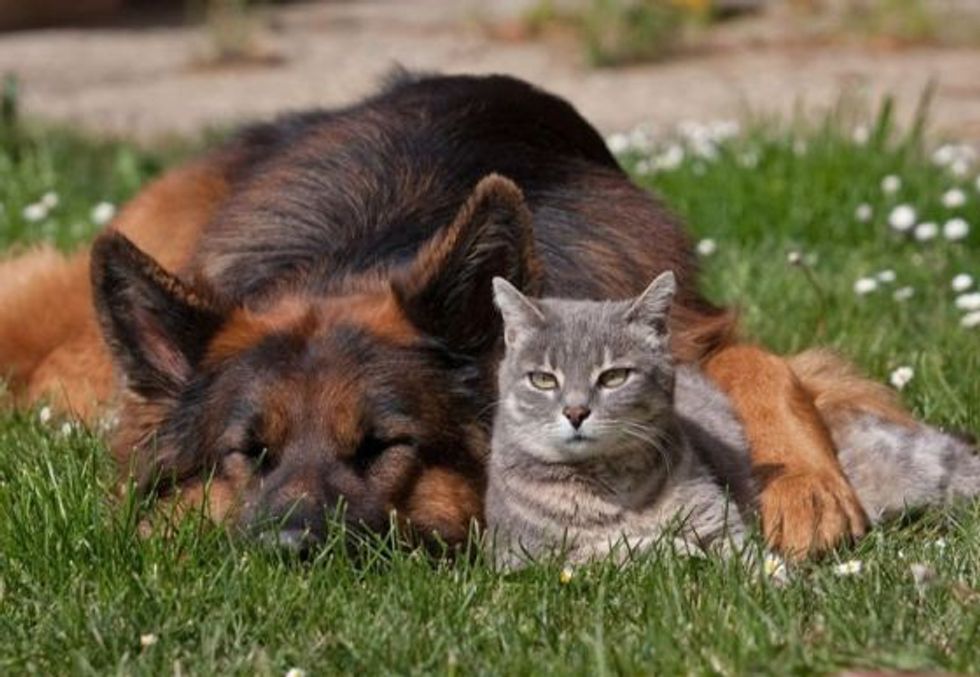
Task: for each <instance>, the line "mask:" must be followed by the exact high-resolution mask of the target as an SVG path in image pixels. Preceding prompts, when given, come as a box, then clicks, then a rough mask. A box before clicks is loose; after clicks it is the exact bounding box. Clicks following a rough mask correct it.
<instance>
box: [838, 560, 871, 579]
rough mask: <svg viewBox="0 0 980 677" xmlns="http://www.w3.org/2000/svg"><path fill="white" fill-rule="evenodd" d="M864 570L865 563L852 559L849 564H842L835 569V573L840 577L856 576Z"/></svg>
mask: <svg viewBox="0 0 980 677" xmlns="http://www.w3.org/2000/svg"><path fill="white" fill-rule="evenodd" d="M863 568H864V563H862V562H861V560H859V559H852V560H850V561H847V562H841V563H840V564H838V565H836V566H835V567H834V573H835V574H836V575H838V576H856V575H858V574H859V573H861V570H862V569H863Z"/></svg>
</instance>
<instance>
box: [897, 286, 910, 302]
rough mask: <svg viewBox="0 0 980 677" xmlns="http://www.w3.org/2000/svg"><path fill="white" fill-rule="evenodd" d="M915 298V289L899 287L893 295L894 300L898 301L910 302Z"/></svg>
mask: <svg viewBox="0 0 980 677" xmlns="http://www.w3.org/2000/svg"><path fill="white" fill-rule="evenodd" d="M913 296H915V289H913V288H912V287H899V288H898V289H896V290H895V293H894V294H892V298H893V299H895V300H896V301H908V300H909V299H910V298H912V297H913Z"/></svg>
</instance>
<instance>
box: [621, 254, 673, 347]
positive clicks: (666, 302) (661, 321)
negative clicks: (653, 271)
mask: <svg viewBox="0 0 980 677" xmlns="http://www.w3.org/2000/svg"><path fill="white" fill-rule="evenodd" d="M676 292H677V280H676V279H675V278H674V273H672V272H671V271H669V270H668V271H667V272H666V273H661V274H660V275H659V276H658V277H657V279H655V280H654V281H653V282H651V283H650V286H649V287H647V288H646V290H644V292H643V293H642V294H640V295H639V296H638V297H637V298H636V299H635V300H634V301H633V302H632V303H631V304H630V306H629V308H628V309H627V311H626V320H627V322H638V323H642V324H644V325H646V326H648V327H650V328H651V329H653V331H654V332H656V333H657V334H659V335H661V336H666V335H667V319H668V317H669V315H670V304H671V303H673V302H674V294H675V293H676Z"/></svg>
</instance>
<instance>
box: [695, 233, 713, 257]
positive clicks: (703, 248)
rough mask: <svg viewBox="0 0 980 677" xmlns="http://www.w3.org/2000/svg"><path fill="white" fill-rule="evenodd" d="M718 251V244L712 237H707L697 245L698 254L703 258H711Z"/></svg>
mask: <svg viewBox="0 0 980 677" xmlns="http://www.w3.org/2000/svg"><path fill="white" fill-rule="evenodd" d="M717 249H718V243H717V242H715V241H714V240H712V239H711V238H710V237H706V238H704V239H703V240H701V241H700V242H698V244H697V250H698V254H700V255H701V256H711V255H712V254H714V253H715V251H717Z"/></svg>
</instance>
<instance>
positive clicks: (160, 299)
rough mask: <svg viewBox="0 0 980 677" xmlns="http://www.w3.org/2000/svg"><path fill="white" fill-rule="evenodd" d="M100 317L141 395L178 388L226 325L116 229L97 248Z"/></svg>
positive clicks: (94, 265)
mask: <svg viewBox="0 0 980 677" xmlns="http://www.w3.org/2000/svg"><path fill="white" fill-rule="evenodd" d="M91 279H92V294H93V297H94V302H95V310H96V315H97V317H98V320H99V324H100V325H101V327H102V334H103V336H104V337H105V340H106V343H107V344H108V346H109V350H110V352H111V353H112V357H113V360H114V361H115V363H116V365H117V366H118V368H119V369H120V371H121V372H122V374H123V375H124V376H125V377H126V386H127V388H129V389H130V390H132V391H134V392H136V393H138V394H140V395H142V396H144V397H150V398H154V397H167V396H174V395H176V394H177V393H179V392H180V390H181V388H182V387H183V386H184V385H185V384H186V383H187V381H188V380H189V379H190V377H191V375H192V374H193V371H194V369H195V368H196V366H197V364H198V362H199V361H200V359H201V358H202V356H203V355H204V352H205V350H206V348H207V342H208V340H209V339H210V337H211V336H212V335H213V334H214V332H215V331H216V330H217V328H218V326H219V325H220V322H221V314H220V313H219V312H218V311H217V309H216V307H215V305H214V304H213V302H211V301H210V300H209V299H207V298H206V297H205V296H204V295H203V294H202V293H201V292H200V291H199V290H195V289H192V288H191V287H190V286H188V285H187V284H186V283H184V282H183V281H182V280H180V279H179V278H177V277H176V276H175V275H172V274H170V273H168V272H167V271H166V270H164V269H163V267H161V266H160V264H158V263H157V262H156V261H154V260H153V259H152V258H150V257H149V256H148V255H146V254H145V253H144V252H142V251H140V250H139V249H138V248H137V247H136V245H134V244H133V243H132V242H130V241H129V240H128V239H126V237H125V236H123V235H122V234H120V233H118V232H114V231H107V232H106V233H103V234H102V235H101V236H100V237H99V238H98V239H97V240H96V241H95V244H94V245H93V247H92V260H91Z"/></svg>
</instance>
